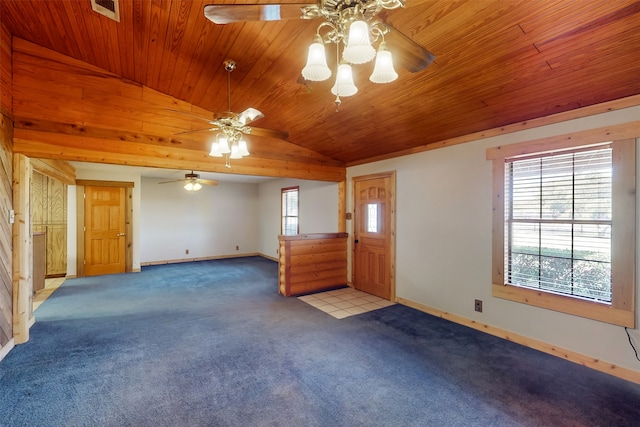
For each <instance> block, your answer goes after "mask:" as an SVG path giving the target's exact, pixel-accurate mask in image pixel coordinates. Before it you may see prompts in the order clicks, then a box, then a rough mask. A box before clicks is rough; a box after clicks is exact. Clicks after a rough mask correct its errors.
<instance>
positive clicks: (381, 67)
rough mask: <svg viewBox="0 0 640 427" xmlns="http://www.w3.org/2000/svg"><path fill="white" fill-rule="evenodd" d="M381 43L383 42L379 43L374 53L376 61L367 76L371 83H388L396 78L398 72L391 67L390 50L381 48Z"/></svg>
mask: <svg viewBox="0 0 640 427" xmlns="http://www.w3.org/2000/svg"><path fill="white" fill-rule="evenodd" d="M383 45H384V42H383V43H382V44H381V45H380V49H379V50H378V54H377V55H376V63H375V65H374V66H373V73H372V74H371V77H369V80H371V81H372V82H373V83H389V82H392V81H394V80H395V79H397V78H398V73H396V70H394V68H393V59H392V57H391V52H389V51H388V50H383V49H384V47H383Z"/></svg>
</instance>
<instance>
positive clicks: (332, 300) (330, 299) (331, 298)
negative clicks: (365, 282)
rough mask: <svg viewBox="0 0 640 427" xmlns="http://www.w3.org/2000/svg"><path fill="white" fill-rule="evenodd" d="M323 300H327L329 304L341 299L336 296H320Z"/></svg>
mask: <svg viewBox="0 0 640 427" xmlns="http://www.w3.org/2000/svg"><path fill="white" fill-rule="evenodd" d="M322 300H323V301H326V302H328V303H329V304H334V303H336V302H340V301H342V300H341V299H340V298H338V297H329V298H322Z"/></svg>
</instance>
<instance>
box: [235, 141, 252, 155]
mask: <svg viewBox="0 0 640 427" xmlns="http://www.w3.org/2000/svg"><path fill="white" fill-rule="evenodd" d="M238 148H239V150H240V156H242V157H244V156H248V155H249V154H250V153H249V150H248V149H247V141H245V140H244V139H241V140H240V141H239V142H238Z"/></svg>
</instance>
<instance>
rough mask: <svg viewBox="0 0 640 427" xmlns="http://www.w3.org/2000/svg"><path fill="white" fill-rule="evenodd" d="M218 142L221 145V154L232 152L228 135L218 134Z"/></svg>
mask: <svg viewBox="0 0 640 427" xmlns="http://www.w3.org/2000/svg"><path fill="white" fill-rule="evenodd" d="M216 142H217V143H218V146H219V147H220V153H221V154H229V153H231V149H230V148H229V139H228V138H227V136H226V135H224V134H221V133H219V134H217V135H216Z"/></svg>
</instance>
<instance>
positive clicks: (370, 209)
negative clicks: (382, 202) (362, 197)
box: [367, 203, 378, 233]
mask: <svg viewBox="0 0 640 427" xmlns="http://www.w3.org/2000/svg"><path fill="white" fill-rule="evenodd" d="M367 232H368V233H377V232H378V204H377V203H369V204H368V205H367Z"/></svg>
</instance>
